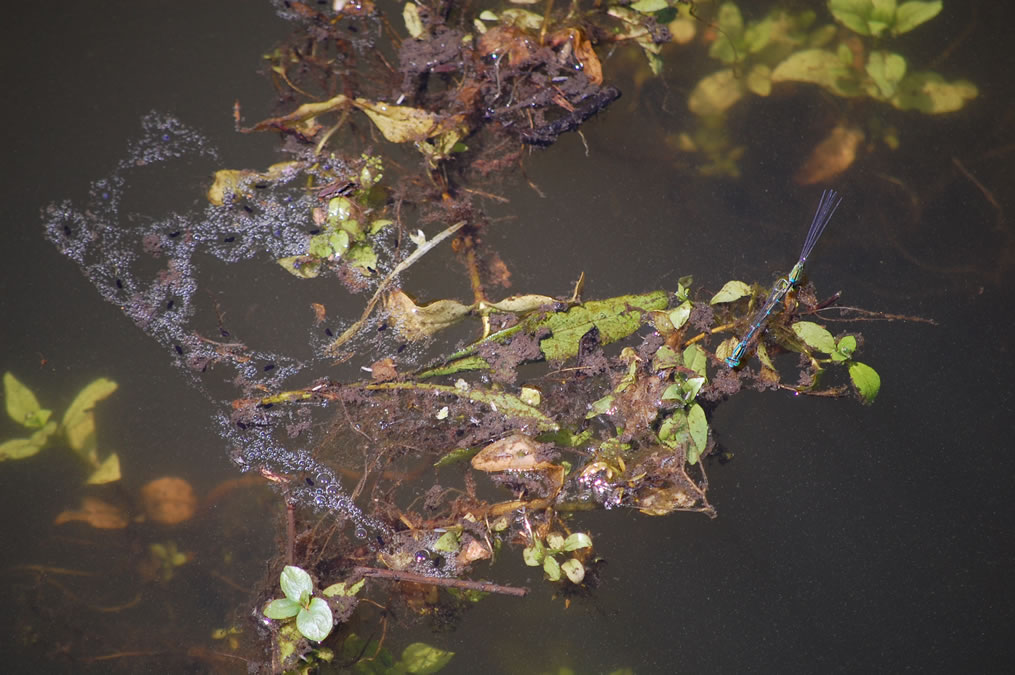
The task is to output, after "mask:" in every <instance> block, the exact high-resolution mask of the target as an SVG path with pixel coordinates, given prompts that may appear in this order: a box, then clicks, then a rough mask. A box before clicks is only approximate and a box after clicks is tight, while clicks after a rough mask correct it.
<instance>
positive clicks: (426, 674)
mask: <svg viewBox="0 0 1015 675" xmlns="http://www.w3.org/2000/svg"><path fill="white" fill-rule="evenodd" d="M454 655H455V653H454V652H449V651H446V650H443V649H438V648H437V647H432V646H430V645H428V644H425V643H423V642H413V643H412V644H411V645H409V646H408V647H406V648H405V650H404V651H403V652H402V660H401V662H400V665H404V666H405V669H406V670H407V671H408V672H410V673H412V674H413V675H432V673H436V672H438V671H440V670H441V669H442V668H444V666H446V665H448V663H450V662H451V658H452V657H453V656H454Z"/></svg>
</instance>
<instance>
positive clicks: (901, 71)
mask: <svg viewBox="0 0 1015 675" xmlns="http://www.w3.org/2000/svg"><path fill="white" fill-rule="evenodd" d="M866 70H867V74H868V75H870V76H871V79H872V80H874V84H876V85H877V87H878V91H879V93H880V94H881V98H883V99H890V98H891V97H892V96H894V95H895V92H896V90H897V89H898V87H899V83H900V82H901V81H902V78H903V77H905V75H906V59H904V58H902V57H901V56H899V55H898V54H893V53H891V52H882V51H873V52H871V53H870V55H869V56H868V57H867V66H866Z"/></svg>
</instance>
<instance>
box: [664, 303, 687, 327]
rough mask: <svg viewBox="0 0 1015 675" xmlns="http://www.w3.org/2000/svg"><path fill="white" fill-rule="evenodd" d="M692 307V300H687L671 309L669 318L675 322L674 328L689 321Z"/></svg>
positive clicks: (672, 322)
mask: <svg viewBox="0 0 1015 675" xmlns="http://www.w3.org/2000/svg"><path fill="white" fill-rule="evenodd" d="M691 309H692V308H691V303H690V301H688V300H685V301H683V302H682V303H680V304H679V305H678V306H677V307H676V308H674V309H672V310H671V311H670V313H669V314H668V315H667V318H669V320H670V323H671V324H673V328H674V329H679V328H681V327H682V326H683V325H684V324H685V323H687V318H688V317H689V316H691Z"/></svg>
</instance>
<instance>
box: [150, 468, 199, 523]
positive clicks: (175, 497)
mask: <svg viewBox="0 0 1015 675" xmlns="http://www.w3.org/2000/svg"><path fill="white" fill-rule="evenodd" d="M141 504H142V506H144V510H145V514H146V515H147V516H148V517H149V518H150V519H152V520H154V521H155V522H157V523H162V524H164V525H176V524H177V523H182V522H183V521H185V520H189V519H190V518H191V517H192V516H193V515H194V513H195V512H196V511H197V495H195V494H194V488H192V487H191V486H190V483H188V482H187V481H185V480H184V479H182V478H176V477H175V476H165V477H163V478H158V479H156V480H153V481H151V482H149V483H146V484H145V485H144V486H143V487H142V488H141Z"/></svg>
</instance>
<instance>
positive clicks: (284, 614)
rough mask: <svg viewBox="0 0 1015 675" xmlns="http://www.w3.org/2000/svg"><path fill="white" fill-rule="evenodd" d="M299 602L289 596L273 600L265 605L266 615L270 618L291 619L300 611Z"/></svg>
mask: <svg viewBox="0 0 1015 675" xmlns="http://www.w3.org/2000/svg"><path fill="white" fill-rule="evenodd" d="M300 609H302V608H301V607H300V606H299V604H297V603H295V602H293V601H292V600H290V599H289V598H278V599H276V600H272V601H271V602H269V603H268V604H267V605H265V607H264V615H265V616H266V617H268V618H269V619H289V618H292V617H294V616H296V615H297V614H299V613H300Z"/></svg>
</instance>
